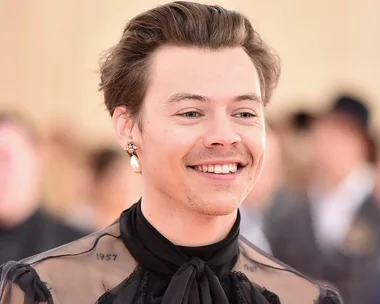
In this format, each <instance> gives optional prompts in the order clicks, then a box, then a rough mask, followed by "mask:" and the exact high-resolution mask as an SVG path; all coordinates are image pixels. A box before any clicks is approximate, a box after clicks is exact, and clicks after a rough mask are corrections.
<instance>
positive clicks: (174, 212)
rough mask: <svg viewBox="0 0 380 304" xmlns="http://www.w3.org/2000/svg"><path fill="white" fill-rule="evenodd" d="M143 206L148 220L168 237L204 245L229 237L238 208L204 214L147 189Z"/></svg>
mask: <svg viewBox="0 0 380 304" xmlns="http://www.w3.org/2000/svg"><path fill="white" fill-rule="evenodd" d="M141 210H142V213H143V215H144V217H145V218H146V219H147V220H148V222H149V223H150V224H151V225H152V226H153V227H154V228H155V229H157V231H159V232H160V233H161V234H162V235H163V236H164V237H165V238H167V239H168V240H169V241H171V242H172V243H173V244H175V245H179V246H189V247H196V246H204V245H209V244H214V243H216V242H219V241H221V240H223V239H224V238H226V237H227V235H228V233H229V232H230V230H231V228H232V226H233V225H234V223H235V221H236V216H237V210H236V211H235V212H233V213H231V214H228V215H224V216H211V215H205V214H201V213H199V212H196V211H194V210H190V209H189V207H187V206H185V205H184V204H181V203H180V202H178V201H175V200H173V199H171V198H169V197H167V196H163V195H162V194H157V193H155V194H154V195H149V194H148V193H144V196H143V199H142V202H141Z"/></svg>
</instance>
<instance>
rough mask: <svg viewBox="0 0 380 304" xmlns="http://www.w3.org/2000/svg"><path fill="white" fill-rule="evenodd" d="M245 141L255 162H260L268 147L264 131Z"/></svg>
mask: <svg viewBox="0 0 380 304" xmlns="http://www.w3.org/2000/svg"><path fill="white" fill-rule="evenodd" d="M244 141H245V142H246V145H247V147H248V149H249V151H250V153H251V154H252V156H253V158H254V160H255V161H258V160H259V159H260V158H262V156H263V155H264V152H265V147H266V136H265V131H264V130H256V131H254V132H252V134H250V136H246V137H245V139H244Z"/></svg>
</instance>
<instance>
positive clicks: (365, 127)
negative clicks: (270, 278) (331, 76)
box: [267, 95, 380, 304]
mask: <svg viewBox="0 0 380 304" xmlns="http://www.w3.org/2000/svg"><path fill="white" fill-rule="evenodd" d="M369 114H370V112H369V110H368V109H367V107H366V106H365V104H364V103H363V102H362V101H360V100H359V99H358V98H355V97H353V96H346V95H342V96H339V97H337V99H336V100H335V101H334V104H333V105H332V107H331V109H330V110H329V111H327V112H326V113H324V114H322V115H321V116H320V117H319V118H317V119H316V121H315V122H314V124H313V127H312V139H313V143H314V146H313V151H314V161H315V165H314V167H313V170H312V173H313V174H312V178H311V184H310V186H309V189H308V193H307V197H305V198H304V199H301V200H300V201H299V202H298V204H293V205H294V208H292V209H290V211H289V212H288V213H287V215H286V216H284V217H283V218H282V219H281V220H279V221H272V222H271V225H270V227H268V230H267V232H268V235H269V236H268V238H269V240H270V244H271V248H272V250H273V251H272V252H273V255H274V256H275V257H277V258H279V259H281V260H282V261H284V262H285V263H288V264H289V265H291V266H292V267H295V268H296V269H298V270H300V271H302V272H304V273H306V274H307V275H309V276H311V277H313V278H315V279H319V280H324V281H329V282H331V283H332V284H334V285H335V286H336V287H337V288H338V289H339V291H340V292H341V294H342V297H343V299H344V301H345V303H352V304H356V303H371V299H372V294H373V290H374V288H377V286H376V285H375V280H374V276H375V264H376V261H377V257H378V256H379V253H380V212H379V208H378V207H377V206H376V202H375V199H374V196H373V192H374V172H373V165H372V164H371V161H370V160H371V159H372V154H373V151H372V146H373V144H372V140H371V136H370V132H369V121H370V116H369ZM284 244H287V246H284Z"/></svg>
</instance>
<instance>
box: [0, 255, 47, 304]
mask: <svg viewBox="0 0 380 304" xmlns="http://www.w3.org/2000/svg"><path fill="white" fill-rule="evenodd" d="M0 272H1V276H2V277H1V285H0V299H1V298H2V294H3V291H4V287H5V286H4V285H3V284H5V282H6V280H5V278H6V279H8V280H9V281H11V282H16V283H17V284H18V285H19V286H20V288H21V289H22V290H23V291H24V292H25V298H24V304H34V303H40V302H47V303H48V304H52V303H53V302H52V296H51V294H50V291H49V289H48V288H47V286H46V284H45V283H44V282H42V281H41V279H40V277H39V276H38V274H37V272H36V271H35V270H34V269H33V268H32V267H31V266H30V265H26V264H23V263H18V262H14V261H11V262H8V263H5V264H4V265H2V266H1V267H0ZM3 277H4V278H3Z"/></svg>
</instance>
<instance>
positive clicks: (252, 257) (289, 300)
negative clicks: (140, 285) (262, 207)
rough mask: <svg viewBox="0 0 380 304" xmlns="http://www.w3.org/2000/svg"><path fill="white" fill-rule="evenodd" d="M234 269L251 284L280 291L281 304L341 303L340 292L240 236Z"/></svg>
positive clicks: (272, 290)
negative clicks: (237, 257)
mask: <svg viewBox="0 0 380 304" xmlns="http://www.w3.org/2000/svg"><path fill="white" fill-rule="evenodd" d="M239 246H240V256H239V259H238V262H237V264H236V266H235V270H236V271H239V272H243V273H244V274H245V275H246V276H247V277H248V279H249V280H251V282H252V283H255V284H257V285H259V286H261V287H263V288H265V289H268V290H270V291H271V292H274V293H275V294H277V295H278V296H279V298H280V300H281V303H282V304H308V303H310V304H340V303H343V302H342V300H341V298H340V296H339V295H338V293H337V291H335V290H334V289H332V288H330V287H328V286H324V285H322V284H319V283H317V282H315V281H313V280H311V279H309V278H307V277H306V276H304V275H303V274H301V273H300V272H298V271H297V270H295V269H293V268H291V267H290V266H288V265H286V264H284V263H282V262H280V261H278V260H277V259H275V258H274V257H272V256H271V255H269V254H267V253H265V252H264V251H262V250H261V249H259V248H258V247H256V246H254V245H253V244H251V243H250V242H249V241H247V240H246V239H245V238H244V237H242V236H240V241H239Z"/></svg>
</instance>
